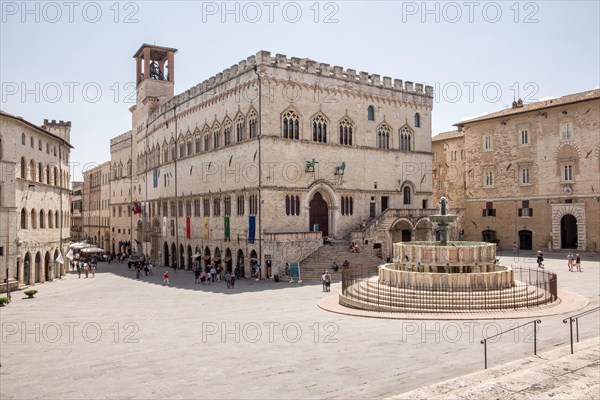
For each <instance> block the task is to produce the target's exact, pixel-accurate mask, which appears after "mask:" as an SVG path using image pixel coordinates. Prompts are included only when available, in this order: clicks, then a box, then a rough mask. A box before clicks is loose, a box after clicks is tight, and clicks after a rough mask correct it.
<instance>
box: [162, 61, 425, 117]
mask: <svg viewBox="0 0 600 400" xmlns="http://www.w3.org/2000/svg"><path fill="white" fill-rule="evenodd" d="M259 65H266V66H269V67H272V68H281V69H286V70H289V71H297V72H304V73H308V74H311V75H315V76H320V77H328V78H334V79H340V80H343V81H346V82H349V83H358V84H363V85H368V86H372V87H376V88H383V89H390V90H394V91H400V92H403V93H409V94H414V95H418V96H424V97H427V98H433V86H425V85H423V84H422V83H413V82H411V81H403V80H401V79H392V78H391V77H389V76H384V77H383V78H382V77H381V75H378V74H370V73H368V72H364V71H360V72H358V73H357V72H356V70H354V69H350V68H346V69H344V68H343V67H340V66H337V65H335V66H331V65H329V64H326V63H319V62H316V61H313V60H311V59H309V58H297V57H291V58H288V57H287V56H286V55H284V54H276V55H275V56H272V55H271V52H269V51H265V50H261V51H259V52H258V53H256V55H252V56H250V57H248V58H246V59H245V60H242V61H240V62H239V63H237V64H234V65H232V66H231V67H229V68H226V69H225V70H223V71H222V72H219V73H217V74H216V75H214V76H211V77H210V78H208V79H206V80H204V81H203V82H202V83H200V84H198V85H196V86H194V87H192V88H190V89H188V90H186V91H185V92H183V93H181V94H179V95H176V96H174V97H173V98H172V99H171V100H169V101H168V102H166V103H163V104H161V105H159V106H158V107H157V109H156V110H155V111H154V112H153V113H152V114H151V115H150V119H151V120H152V119H154V118H155V117H156V116H158V115H161V114H164V113H165V112H166V111H168V110H170V109H172V108H173V106H174V105H179V104H182V103H184V102H187V101H189V100H190V99H193V98H194V97H197V96H199V95H202V94H204V93H207V92H209V91H211V90H213V89H215V88H216V87H218V86H219V85H221V84H223V83H225V82H227V81H229V80H231V79H233V78H235V77H238V76H240V75H242V74H244V73H246V72H249V71H251V70H253V69H254V68H255V67H258V66H259Z"/></svg>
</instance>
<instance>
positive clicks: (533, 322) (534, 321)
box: [481, 319, 542, 369]
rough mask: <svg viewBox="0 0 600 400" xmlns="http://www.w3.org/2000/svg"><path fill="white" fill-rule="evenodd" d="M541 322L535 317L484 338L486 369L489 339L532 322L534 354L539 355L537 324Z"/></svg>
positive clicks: (482, 342)
mask: <svg viewBox="0 0 600 400" xmlns="http://www.w3.org/2000/svg"><path fill="white" fill-rule="evenodd" d="M541 323H542V321H540V320H539V319H535V320H533V321H529V322H527V323H525V324H523V325H519V326H516V327H514V328H511V329H508V330H505V331H502V332H500V333H497V334H495V335H493V336H488V337H486V338H483V340H482V341H481V344H482V345H483V359H484V363H485V369H487V365H488V364H487V341H488V339H493V338H495V337H497V336H501V335H502V334H504V333H507V332H510V331H514V330H515V329H520V328H522V327H524V326H527V325H530V324H533V355H537V326H538V324H541Z"/></svg>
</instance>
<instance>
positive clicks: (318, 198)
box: [308, 192, 329, 236]
mask: <svg viewBox="0 0 600 400" xmlns="http://www.w3.org/2000/svg"><path fill="white" fill-rule="evenodd" d="M308 206H309V209H310V212H309V218H308V230H309V231H311V232H313V231H316V230H318V231H320V232H323V236H329V207H328V206H327V202H326V201H325V199H324V198H323V195H322V194H321V192H316V193H315V195H314V196H313V198H312V200H311V201H310V203H309V204H308ZM315 228H317V229H315Z"/></svg>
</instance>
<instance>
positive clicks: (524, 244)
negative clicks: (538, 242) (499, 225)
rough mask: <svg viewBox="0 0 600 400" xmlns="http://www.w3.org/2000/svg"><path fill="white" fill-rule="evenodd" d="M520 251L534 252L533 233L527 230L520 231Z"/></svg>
mask: <svg viewBox="0 0 600 400" xmlns="http://www.w3.org/2000/svg"><path fill="white" fill-rule="evenodd" d="M519 249H521V250H533V234H532V233H531V231H529V230H526V229H523V230H522V231H519Z"/></svg>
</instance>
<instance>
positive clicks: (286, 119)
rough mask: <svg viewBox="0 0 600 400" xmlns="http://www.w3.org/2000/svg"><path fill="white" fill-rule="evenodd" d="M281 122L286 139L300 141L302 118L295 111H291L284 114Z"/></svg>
mask: <svg viewBox="0 0 600 400" xmlns="http://www.w3.org/2000/svg"><path fill="white" fill-rule="evenodd" d="M281 122H282V131H283V132H282V133H283V137H284V138H285V139H294V140H299V139H300V117H299V116H298V114H296V112H295V111H292V110H289V111H287V112H286V113H285V114H283V117H282V121H281Z"/></svg>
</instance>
